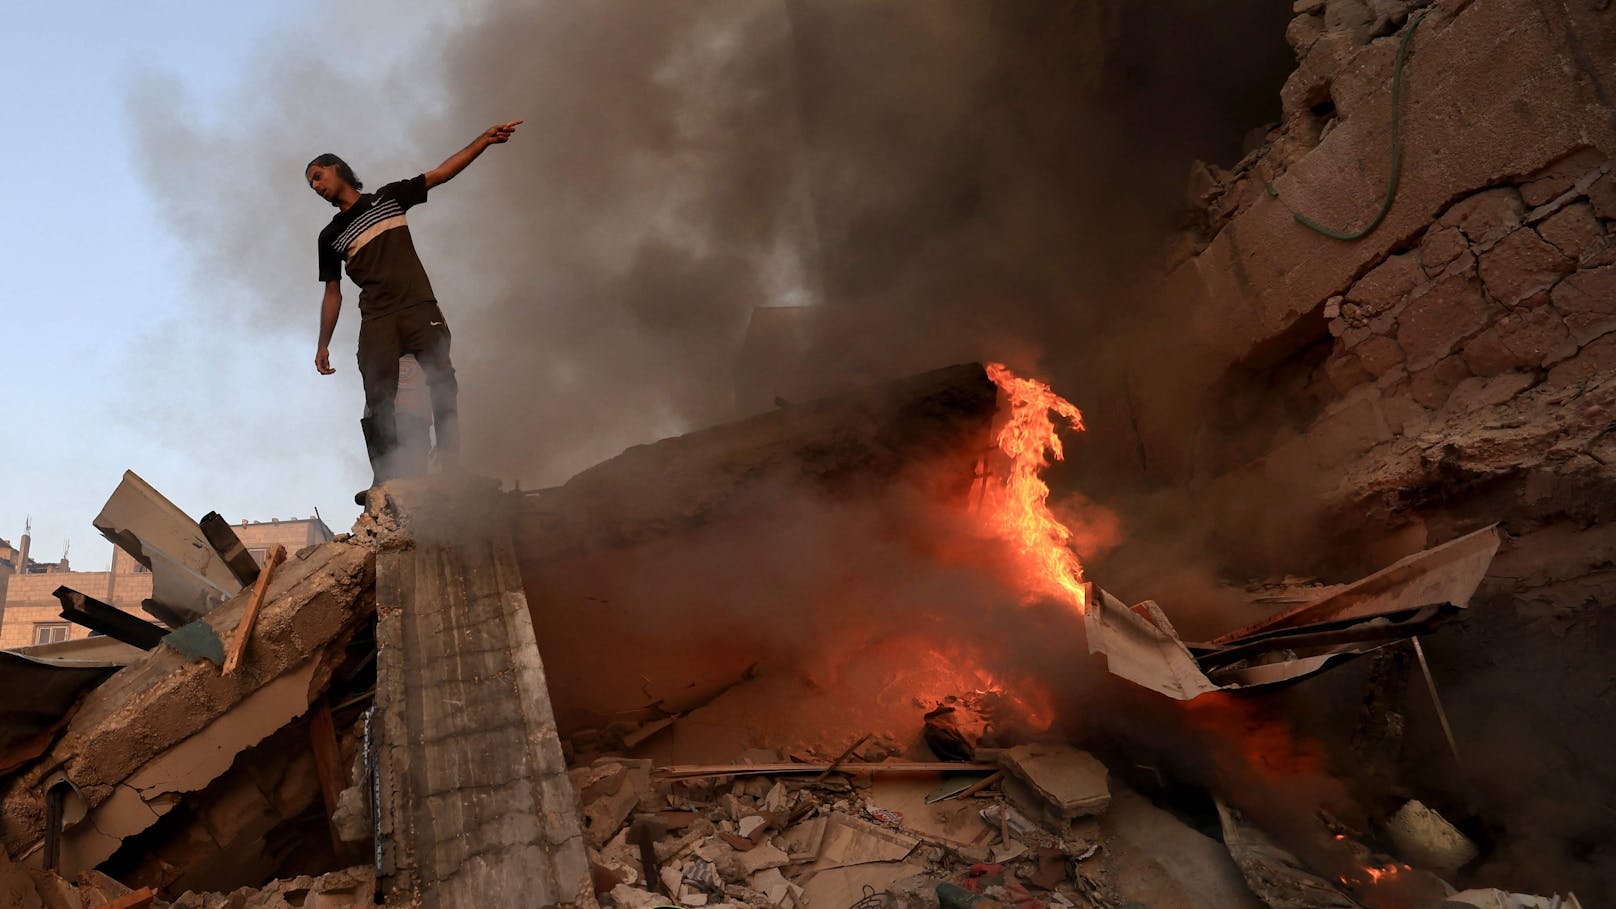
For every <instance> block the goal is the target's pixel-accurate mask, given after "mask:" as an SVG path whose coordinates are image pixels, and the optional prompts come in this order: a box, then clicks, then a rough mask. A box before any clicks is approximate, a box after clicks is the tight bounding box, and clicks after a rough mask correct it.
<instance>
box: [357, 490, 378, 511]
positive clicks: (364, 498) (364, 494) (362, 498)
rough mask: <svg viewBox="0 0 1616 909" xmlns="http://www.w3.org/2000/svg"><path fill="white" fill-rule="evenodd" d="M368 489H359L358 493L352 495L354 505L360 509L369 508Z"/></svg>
mask: <svg viewBox="0 0 1616 909" xmlns="http://www.w3.org/2000/svg"><path fill="white" fill-rule="evenodd" d="M374 488H375V487H374V486H372V487H371V488H370V489H374ZM370 489H361V490H359V491H358V492H356V493H354V494H353V503H354V504H355V505H358V506H359V507H360V508H369V507H370Z"/></svg>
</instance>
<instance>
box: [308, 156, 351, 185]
mask: <svg viewBox="0 0 1616 909" xmlns="http://www.w3.org/2000/svg"><path fill="white" fill-rule="evenodd" d="M316 164H318V165H320V166H321V167H336V169H337V176H339V177H341V178H342V179H343V180H345V181H347V183H348V185H349V186H352V187H353V188H354V189H364V188H365V184H363V183H361V182H360V181H359V178H358V177H356V176H354V172H353V168H351V167H349V166H348V162H346V161H344V160H342V159H341V158H339V157H337V156H336V155H333V154H331V153H330V152H326V153H325V154H323V155H321V156H320V157H318V158H315V159H314V160H313V161H310V162H309V163H307V164H305V165H303V172H304V173H305V174H306V173H308V172H309V168H311V167H313V166H314V165H316Z"/></svg>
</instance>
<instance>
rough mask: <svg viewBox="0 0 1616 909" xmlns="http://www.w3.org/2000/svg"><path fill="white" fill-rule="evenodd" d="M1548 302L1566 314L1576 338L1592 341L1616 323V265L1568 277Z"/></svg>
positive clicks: (1572, 336) (1568, 323)
mask: <svg viewBox="0 0 1616 909" xmlns="http://www.w3.org/2000/svg"><path fill="white" fill-rule="evenodd" d="M1549 302H1550V303H1551V304H1552V305H1553V307H1554V308H1555V309H1556V310H1559V312H1560V314H1561V316H1563V317H1564V319H1565V324H1566V325H1567V327H1569V328H1570V329H1571V338H1572V339H1573V340H1574V341H1576V342H1577V343H1579V344H1586V343H1588V342H1589V341H1592V340H1593V339H1594V338H1597V337H1599V336H1600V335H1602V334H1604V333H1605V332H1607V331H1609V330H1610V329H1611V328H1612V327H1613V326H1616V266H1612V265H1607V266H1604V267H1602V268H1589V269H1584V270H1582V271H1579V272H1577V273H1575V274H1573V275H1570V276H1568V277H1567V278H1566V279H1565V280H1563V281H1561V282H1560V283H1559V284H1557V285H1555V287H1554V289H1553V290H1552V291H1550V292H1549Z"/></svg>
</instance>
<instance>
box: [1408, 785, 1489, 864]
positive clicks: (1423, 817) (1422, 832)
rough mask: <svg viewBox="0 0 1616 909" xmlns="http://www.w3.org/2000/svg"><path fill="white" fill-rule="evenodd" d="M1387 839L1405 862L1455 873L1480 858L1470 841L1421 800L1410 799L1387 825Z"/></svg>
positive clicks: (1474, 845) (1478, 852)
mask: <svg viewBox="0 0 1616 909" xmlns="http://www.w3.org/2000/svg"><path fill="white" fill-rule="evenodd" d="M1386 835H1387V837H1389V838H1390V839H1391V841H1392V845H1393V846H1394V847H1396V849H1397V854H1398V855H1400V856H1402V857H1403V860H1404V861H1407V862H1408V863H1410V864H1412V865H1418V866H1419V867H1421V868H1429V869H1431V870H1432V871H1441V872H1447V873H1452V872H1454V871H1458V870H1459V869H1460V868H1462V867H1464V866H1465V865H1468V864H1470V863H1471V862H1473V861H1475V859H1476V857H1477V856H1479V855H1480V854H1481V852H1480V850H1478V849H1477V848H1476V844H1475V843H1472V842H1471V841H1470V838H1469V837H1467V836H1465V835H1464V834H1463V833H1460V832H1459V829H1458V828H1457V827H1455V826H1453V825H1452V824H1450V823H1448V820H1447V818H1444V817H1443V816H1442V815H1440V814H1438V813H1436V812H1435V811H1433V810H1431V809H1430V808H1428V807H1426V806H1425V804H1424V803H1423V802H1421V801H1419V800H1418V799H1409V800H1408V802H1406V803H1405V804H1404V805H1403V807H1402V808H1399V809H1398V810H1397V813H1396V814H1393V815H1392V816H1391V817H1390V818H1388V819H1387V821H1386Z"/></svg>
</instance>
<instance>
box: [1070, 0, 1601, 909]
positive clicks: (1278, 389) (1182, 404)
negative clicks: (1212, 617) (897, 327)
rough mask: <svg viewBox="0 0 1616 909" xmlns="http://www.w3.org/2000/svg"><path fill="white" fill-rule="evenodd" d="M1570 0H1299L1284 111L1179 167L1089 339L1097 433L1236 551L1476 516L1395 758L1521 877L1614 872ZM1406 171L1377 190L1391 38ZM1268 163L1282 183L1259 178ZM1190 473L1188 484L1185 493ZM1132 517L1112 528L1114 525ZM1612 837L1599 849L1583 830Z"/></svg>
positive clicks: (1581, 116) (1592, 141)
mask: <svg viewBox="0 0 1616 909" xmlns="http://www.w3.org/2000/svg"><path fill="white" fill-rule="evenodd" d="M1606 6H1607V4H1604V3H1588V2H1577V0H1437V2H1402V0H1302V2H1298V3H1297V4H1296V11H1297V16H1296V18H1295V19H1294V20H1293V22H1292V24H1291V26H1290V29H1289V31H1288V33H1287V37H1288V38H1289V39H1290V41H1291V43H1292V44H1293V46H1294V47H1295V48H1296V50H1297V53H1298V58H1299V65H1298V68H1297V70H1296V72H1295V73H1294V74H1293V75H1292V77H1291V79H1290V80H1289V81H1288V82H1287V83H1286V86H1285V88H1284V90H1283V92H1282V100H1283V104H1284V110H1285V119H1284V122H1283V123H1281V124H1278V125H1276V126H1275V127H1273V128H1272V129H1271V130H1270V132H1269V135H1268V139H1267V142H1266V143H1265V145H1264V146H1263V148H1262V149H1260V150H1258V151H1256V152H1254V153H1252V154H1251V155H1249V156H1248V157H1247V158H1246V159H1244V160H1242V161H1241V162H1239V163H1238V164H1236V165H1235V166H1234V167H1233V168H1231V169H1228V170H1224V169H1221V168H1218V167H1215V166H1212V165H1204V166H1201V167H1198V168H1197V169H1196V172H1195V173H1194V174H1193V175H1192V181H1191V186H1190V198H1191V201H1192V203H1193V205H1194V212H1193V214H1192V217H1191V218H1190V219H1189V229H1188V230H1187V231H1185V232H1184V233H1183V234H1182V235H1181V236H1179V237H1178V238H1176V240H1175V242H1174V243H1173V244H1172V245H1171V246H1170V248H1169V250H1168V251H1167V253H1166V255H1165V258H1164V263H1165V269H1164V273H1163V274H1162V275H1161V276H1160V277H1159V278H1153V279H1151V280H1150V281H1148V282H1147V287H1146V288H1145V289H1144V290H1143V291H1142V297H1143V298H1144V299H1145V301H1146V305H1145V311H1146V312H1147V313H1150V315H1148V316H1147V317H1146V318H1142V319H1137V320H1135V321H1134V323H1133V324H1132V325H1129V326H1127V327H1126V328H1125V329H1124V332H1125V333H1124V334H1122V335H1120V336H1119V339H1120V341H1121V343H1115V344H1111V345H1107V348H1108V350H1107V352H1106V355H1109V356H1110V357H1111V359H1110V361H1109V362H1108V363H1105V364H1102V366H1101V367H1100V368H1099V369H1097V373H1098V375H1097V377H1096V380H1095V381H1096V385H1097V388H1098V390H1099V392H1100V393H1099V394H1097V395H1095V398H1096V402H1095V406H1092V407H1088V406H1086V407H1085V410H1086V411H1087V412H1088V414H1089V417H1090V420H1089V423H1090V428H1091V432H1090V433H1089V437H1090V439H1091V440H1093V443H1094V447H1093V448H1092V449H1091V451H1090V452H1088V453H1089V454H1090V455H1091V456H1092V457H1093V459H1095V460H1096V461H1099V462H1102V463H1103V464H1104V466H1105V468H1106V470H1107V473H1108V474H1109V475H1110V476H1112V477H1114V478H1116V479H1117V481H1118V482H1119V483H1122V484H1127V485H1131V486H1132V488H1135V489H1138V490H1142V491H1144V492H1145V493H1146V494H1147V495H1149V494H1150V491H1151V490H1162V489H1171V490H1173V495H1174V496H1176V497H1177V498H1178V499H1180V500H1187V501H1193V503H1194V504H1193V511H1191V510H1189V509H1190V508H1191V507H1192V506H1188V505H1186V506H1184V507H1185V509H1186V510H1185V512H1184V513H1183V514H1181V515H1179V518H1180V519H1182V521H1183V522H1184V523H1185V524H1189V523H1204V524H1205V525H1208V526H1210V527H1211V528H1212V529H1211V530H1208V531H1205V533H1206V540H1207V543H1208V545H1210V546H1211V547H1213V548H1214V549H1216V550H1217V551H1218V552H1219V554H1220V557H1222V558H1225V559H1226V560H1227V561H1228V563H1229V564H1237V565H1239V566H1240V570H1250V571H1253V572H1261V571H1273V572H1274V573H1276V574H1280V573H1286V572H1290V571H1297V570H1304V571H1305V570H1311V571H1316V572H1318V573H1320V574H1322V575H1325V576H1327V577H1337V576H1339V577H1346V576H1350V575H1351V573H1352V572H1353V571H1355V570H1359V569H1361V568H1363V567H1367V566H1370V565H1373V564H1375V563H1376V562H1383V561H1385V560H1388V559H1389V558H1394V557H1397V556H1400V555H1403V554H1406V553H1407V552H1409V551H1413V550H1415V549H1418V548H1420V547H1423V546H1425V545H1428V544H1431V543H1437V542H1441V541H1443V540H1445V539H1449V538H1452V537H1453V536H1456V535H1458V534H1459V533H1461V532H1463V531H1465V530H1469V529H1474V528H1476V527H1479V526H1482V525H1485V524H1487V523H1491V522H1493V521H1500V522H1502V526H1503V529H1504V530H1505V531H1506V532H1507V534H1508V541H1507V542H1506V544H1505V546H1504V548H1503V550H1502V551H1501V553H1500V556H1499V558H1498V560H1497V562H1496V563H1495V565H1494V568H1493V570H1492V573H1491V575H1490V577H1489V579H1488V581H1487V582H1486V584H1484V586H1483V588H1482V591H1481V593H1480V595H1479V596H1478V598H1477V600H1476V601H1475V603H1474V608H1473V609H1472V610H1471V611H1470V613H1469V614H1468V615H1467V616H1465V618H1464V619H1463V620H1462V621H1461V622H1458V623H1456V624H1455V625H1454V626H1453V627H1451V628H1449V629H1445V630H1444V631H1443V632H1442V633H1441V634H1438V635H1435V636H1433V637H1432V638H1431V639H1430V641H1429V642H1428V644H1427V648H1428V652H1429V654H1430V657H1431V661H1432V665H1433V669H1434V671H1435V672H1436V674H1437V677H1438V679H1439V681H1441V682H1442V683H1443V685H1444V687H1445V689H1446V691H1445V693H1446V695H1447V697H1448V700H1449V704H1448V706H1449V709H1450V711H1451V714H1452V717H1451V718H1452V721H1453V726H1454V731H1455V734H1456V735H1457V736H1458V738H1459V741H1460V745H1461V748H1464V749H1466V762H1465V766H1464V767H1463V768H1455V767H1454V766H1453V765H1452V764H1451V763H1449V762H1448V761H1446V760H1445V759H1444V758H1443V757H1442V752H1443V751H1444V750H1445V748H1444V746H1442V745H1441V744H1440V733H1438V732H1436V731H1435V730H1436V725H1435V722H1434V718H1432V717H1430V716H1428V715H1426V716H1422V717H1417V718H1416V720H1415V721H1414V722H1413V723H1412V725H1411V730H1410V736H1411V737H1410V739H1409V741H1408V745H1407V748H1406V750H1405V755H1404V756H1405V758H1412V757H1413V756H1415V755H1418V756H1420V757H1421V758H1422V761H1421V762H1414V761H1408V762H1406V763H1414V764H1417V763H1423V764H1424V766H1415V767H1408V766H1405V770H1407V771H1408V772H1409V774H1410V776H1409V779H1410V780H1411V781H1413V782H1414V783H1415V784H1417V785H1420V786H1424V787H1428V790H1427V791H1430V792H1433V793H1435V795H1433V798H1435V799H1436V800H1437V801H1439V802H1441V804H1442V806H1443V808H1444V809H1446V810H1449V811H1451V812H1452V813H1453V814H1454V815H1455V816H1463V817H1468V818H1472V819H1480V818H1485V819H1487V821H1488V822H1489V823H1491V824H1494V825H1497V826H1498V827H1501V828H1503V829H1504V830H1505V831H1506V833H1504V834H1503V835H1500V836H1499V839H1498V842H1499V844H1500V848H1499V850H1498V851H1496V852H1495V853H1494V854H1493V855H1492V856H1491V858H1489V860H1488V866H1487V868H1488V870H1489V871H1491V872H1496V873H1498V874H1500V875H1502V876H1503V879H1510V880H1513V881H1516V882H1518V885H1519V886H1520V887H1521V888H1524V889H1531V888H1532V887H1537V888H1539V889H1561V890H1563V889H1564V888H1565V887H1566V886H1568V885H1569V886H1574V887H1576V888H1577V889H1578V890H1587V891H1588V892H1602V891H1604V890H1608V889H1610V888H1611V887H1612V886H1616V873H1613V872H1612V870H1611V869H1612V868H1616V852H1613V851H1612V848H1611V847H1610V846H1609V845H1608V844H1610V843H1611V842H1613V841H1616V822H1613V820H1612V818H1611V817H1610V816H1609V815H1608V813H1605V812H1602V811H1601V810H1599V809H1598V808H1597V807H1591V806H1598V805H1601V804H1606V803H1608V801H1609V798H1610V794H1611V793H1612V792H1616V771H1613V770H1612V769H1611V767H1610V764H1609V761H1608V760H1606V759H1605V755H1608V754H1609V753H1611V751H1612V750H1613V749H1616V732H1613V731H1611V729H1610V726H1611V724H1610V723H1608V722H1607V721H1605V720H1602V719H1601V717H1606V718H1608V707H1607V706H1605V698H1606V694H1605V693H1606V692H1608V691H1610V690H1611V689H1612V687H1613V686H1616V672H1613V670H1612V669H1611V668H1610V660H1609V657H1608V655H1609V653H1610V652H1611V648H1612V647H1616V620H1612V619H1611V618H1610V617H1609V615H1610V613H1609V610H1608V609H1606V608H1605V607H1606V606H1607V605H1609V604H1612V603H1616V572H1613V571H1612V569H1611V567H1610V566H1611V565H1612V564H1616V532H1613V531H1612V530H1611V529H1610V524H1611V523H1612V522H1613V521H1616V506H1613V503H1616V498H1613V496H1612V493H1613V492H1616V468H1613V465H1616V437H1613V435H1612V429H1613V427H1616V424H1613V423H1612V419H1611V414H1612V413H1613V405H1616V331H1613V330H1616V108H1613V107H1612V103H1611V99H1612V97H1616V10H1609V9H1606V8H1605V7H1606ZM1420 13H1423V14H1424V19H1423V21H1421V22H1420V23H1419V25H1418V29H1417V31H1416V32H1415V34H1414V37H1413V40H1412V44H1411V51H1410V55H1409V57H1408V61H1407V64H1406V69H1405V72H1404V82H1403V104H1402V108H1401V111H1400V117H1401V127H1402V135H1403V164H1402V171H1401V173H1402V183H1401V187H1400V188H1399V191H1398V195H1397V196H1396V199H1395V203H1394V204H1393V205H1392V207H1391V209H1390V211H1389V213H1388V215H1387V217H1386V219H1385V221H1384V223H1382V224H1381V226H1380V227H1379V228H1378V229H1377V230H1376V231H1374V232H1372V233H1370V234H1369V235H1368V236H1367V237H1365V238H1363V239H1361V240H1358V241H1354V242H1342V241H1339V240H1334V239H1330V238H1327V237H1324V236H1322V235H1320V234H1318V233H1315V232H1313V231H1311V230H1309V229H1307V228H1305V227H1304V226H1302V225H1301V224H1299V223H1297V222H1296V221H1295V220H1294V218H1293V212H1302V213H1305V214H1307V215H1309V216H1311V217H1313V218H1315V219H1316V220H1318V221H1320V222H1323V223H1325V224H1328V225H1331V226H1332V227H1338V228H1343V229H1352V228H1356V227H1359V226H1360V225H1363V224H1366V223H1368V220H1369V218H1370V217H1371V216H1372V215H1373V213H1374V211H1375V209H1376V208H1377V207H1378V206H1379V203H1380V200H1381V194H1382V192H1383V190H1384V188H1385V185H1386V182H1385V181H1386V178H1387V174H1388V165H1389V151H1390V139H1391V136H1390V132H1389V129H1390V124H1391V113H1392V111H1391V105H1390V94H1391V87H1390V82H1391V78H1392V69H1393V62H1394V57H1395V52H1396V47H1397V35H1398V32H1399V30H1400V29H1401V28H1402V27H1403V26H1404V24H1405V23H1406V22H1407V21H1409V19H1410V18H1412V16H1414V15H1417V14H1420ZM1270 188H1271V189H1272V192H1271V191H1270ZM1186 489H1188V491H1189V493H1190V494H1189V495H1186V494H1185V490H1186ZM1126 531H1127V528H1125V532H1126ZM1600 844H1605V845H1600Z"/></svg>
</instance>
